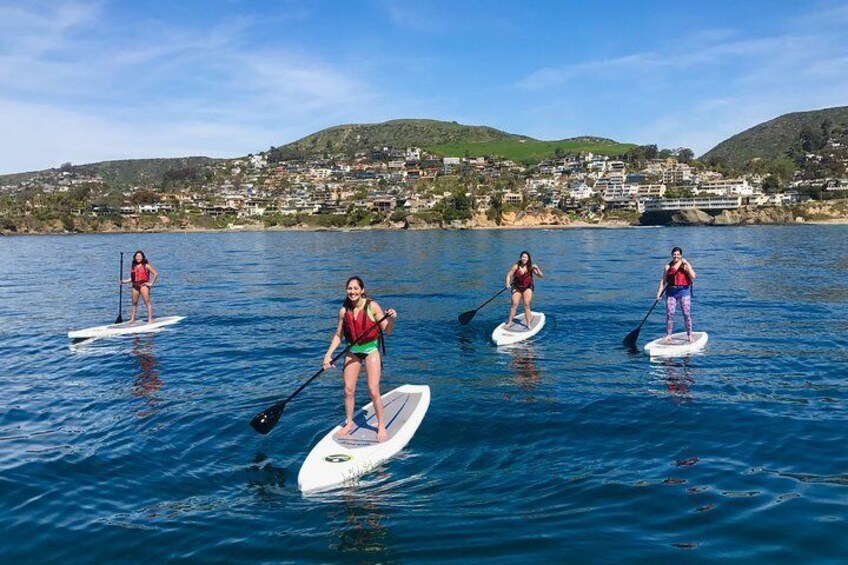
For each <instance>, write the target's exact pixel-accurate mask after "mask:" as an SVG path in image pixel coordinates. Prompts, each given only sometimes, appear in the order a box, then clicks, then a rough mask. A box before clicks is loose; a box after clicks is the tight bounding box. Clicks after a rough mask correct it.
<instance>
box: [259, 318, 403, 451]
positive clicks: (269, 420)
mask: <svg viewBox="0 0 848 565" xmlns="http://www.w3.org/2000/svg"><path fill="white" fill-rule="evenodd" d="M388 317H389V315H388V314H386V315H385V316H383V317H382V318H380V319H379V320H377V321H376V322H374V324H373V325H372V326H370V327H369V328H368V329H367V330H365V332H364V333H363V334H362V335H361V336H359V339H357V340H354V342H353V343H351V344H350V345H348V346H347V347H345V348H344V351H342V352H341V353H339V354H338V355H336V356H335V357H333V359H332V361H330V363H335V362H336V361H338V360H339V359H341V358H342V357H344V356H345V354H347V352H348V351H350V348H351V347H353V346H354V345H358V344H359V343H360V341H362V338H364V337H365V336H367V335H368V334H369V333H370V332H371V330H372V329H374V328H376V327H377V326H379V325H380V324H381V323H383V320H385V319H387V318H388ZM323 372H324V367H321V370H320V371H318V372H317V373H315V374H314V375H312V376H311V377H309V380H308V381H306V382H305V383H303V384H302V385H300V386H299V387H298V388H297V390H296V391H294V392H293V393H291V394H290V395H289V397H288V398H286V399H285V400H283V401H282V402H278V403H276V404H274V405H273V406H270V407H268V408H266V409H265V410H263V411H262V412H260V413H259V414H257V415H256V416H254V417H253V419H252V420H251V421H250V426H251V427H252V428H253V429H254V430H256V431H257V432H259V433H260V434H262V435H265V434H267V433H268V432H270V431H271V430H273V429H274V426H276V425H277V422H278V421H279V420H280V416H282V415H283V410H284V409H285V407H286V404H288V402H289V400H291V399H292V398H294V397H295V396H297V395H298V394H300V391H302V390H303V389H305V388H306V385H308V384H309V383H311V382H312V381H314V380H315V379H317V378H318V375H320V374H321V373H323Z"/></svg>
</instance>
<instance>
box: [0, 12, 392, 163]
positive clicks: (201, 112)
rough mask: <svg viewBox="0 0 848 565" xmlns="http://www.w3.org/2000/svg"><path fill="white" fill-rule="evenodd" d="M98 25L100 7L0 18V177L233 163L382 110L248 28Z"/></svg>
mask: <svg viewBox="0 0 848 565" xmlns="http://www.w3.org/2000/svg"><path fill="white" fill-rule="evenodd" d="M103 18H105V15H104V13H103V11H102V10H101V9H100V7H99V6H98V5H83V4H79V3H77V2H66V3H60V2H56V3H54V2H51V3H45V4H43V5H26V7H17V6H16V7H9V6H3V7H0V22H3V23H2V24H0V32H2V35H3V37H4V39H3V40H2V43H0V46H1V47H0V84H2V90H0V112H2V123H3V124H4V135H3V137H2V139H1V140H0V155H2V157H0V159H2V160H0V172H13V171H17V170H21V169H29V168H41V167H45V166H51V165H55V164H58V163H60V162H63V161H66V160H72V161H74V162H85V161H93V160H100V159H105V158H119V157H127V156H154V155H155V156H168V155H180V154H184V153H191V154H205V155H212V156H223V155H222V153H223V154H224V155H229V156H233V155H234V154H235V155H238V154H239V153H247V152H251V151H256V150H259V149H261V148H265V147H268V146H270V145H277V144H279V143H282V142H285V141H287V140H290V139H291V137H292V136H298V135H301V134H305V133H309V132H310V131H312V129H317V127H324V126H326V125H329V124H328V123H327V121H328V120H331V119H333V116H338V115H343V114H345V113H348V112H349V113H355V112H356V110H357V109H358V108H359V107H360V106H366V105H368V104H369V103H373V102H374V101H375V100H377V99H378V98H379V95H378V94H377V93H375V91H374V89H373V87H372V86H370V85H368V84H367V83H365V82H364V81H363V80H362V79H360V78H359V77H358V76H356V69H355V67H352V66H351V65H350V64H338V63H336V62H332V63H331V62H329V61H327V60H324V59H322V58H321V57H318V56H315V55H312V54H310V53H308V52H304V51H303V50H301V49H297V48H283V47H280V46H274V45H270V46H269V45H265V46H262V47H255V46H253V45H252V44H251V42H250V41H249V38H250V33H251V31H252V26H253V25H254V22H253V21H252V20H251V18H249V17H245V18H229V19H227V20H226V22H223V23H221V24H219V25H216V26H212V27H210V28H206V29H191V28H189V27H176V26H173V25H169V24H166V23H162V22H158V21H153V20H151V21H146V22H142V23H141V24H140V27H130V28H122V27H120V25H116V27H115V28H114V29H106V28H107V27H108V26H107V25H104V21H103ZM30 36H35V37H37V38H38V39H37V40H31V39H29V37H30ZM310 128H312V129H310ZM71 132H73V133H71ZM287 132H288V135H286V133H287ZM122 140H128V141H127V142H122ZM119 149H122V150H123V152H121V151H119Z"/></svg>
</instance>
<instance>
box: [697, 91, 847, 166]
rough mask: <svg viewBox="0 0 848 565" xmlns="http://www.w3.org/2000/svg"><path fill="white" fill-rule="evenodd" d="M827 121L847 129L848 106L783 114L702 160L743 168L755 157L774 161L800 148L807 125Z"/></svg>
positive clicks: (815, 128)
mask: <svg viewBox="0 0 848 565" xmlns="http://www.w3.org/2000/svg"><path fill="white" fill-rule="evenodd" d="M826 120H829V121H830V123H831V124H832V125H833V126H836V127H839V126H842V127H845V128H848V106H840V107H836V108H825V109H823V110H813V111H810V112H793V113H791V114H784V115H783V116H780V117H778V118H775V119H773V120H769V121H767V122H764V123H762V124H759V125H756V126H754V127H752V128H750V129H747V130H745V131H743V132H742V133H738V134H736V135H734V136H733V137H731V138H729V139H726V140H724V141H722V142H721V143H719V144H718V145H716V146H715V147H713V148H712V149H710V150H709V151H707V152H706V153H704V155H702V156H701V159H710V158H719V159H721V160H723V161H724V162H725V163H727V164H728V165H731V166H733V167H741V166H742V165H744V164H745V163H747V162H748V161H750V160H751V159H753V158H755V157H759V158H763V159H767V160H771V161H773V160H775V159H783V158H786V157H792V156H793V153H794V152H796V151H797V148H798V147H799V137H800V135H801V133H802V130H804V128H805V127H806V128H811V129H812V130H813V131H820V130H821V127H822V123H824V122H825V121H826Z"/></svg>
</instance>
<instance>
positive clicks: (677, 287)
mask: <svg viewBox="0 0 848 565" xmlns="http://www.w3.org/2000/svg"><path fill="white" fill-rule="evenodd" d="M694 280H695V269H693V268H692V265H691V264H690V263H689V261H687V260H686V259H684V258H683V250H682V249H680V248H679V247H675V248H674V249H672V250H671V261H669V262H668V263H666V264H665V265H663V274H662V278H661V279H660V286H659V289H657V300H659V299H660V298H662V295H663V291H665V290H666V289H668V290H667V292H666V295H665V338H664V339H663V341H662V343H671V333H672V330H673V329H674V311H675V309H676V307H677V305H678V304H679V305H680V309H681V310H683V324H684V326H686V336H687V337H688V338H689V343H692V316H691V314H690V306H691V303H692V291H691V286H692V282H694Z"/></svg>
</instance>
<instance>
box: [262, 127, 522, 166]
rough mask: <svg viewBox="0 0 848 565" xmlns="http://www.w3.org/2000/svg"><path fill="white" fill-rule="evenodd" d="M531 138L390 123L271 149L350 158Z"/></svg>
mask: <svg viewBox="0 0 848 565" xmlns="http://www.w3.org/2000/svg"><path fill="white" fill-rule="evenodd" d="M518 139H530V138H526V137H524V136H520V135H514V134H511V133H506V132H503V131H500V130H497V129H494V128H490V127H486V126H464V125H461V124H458V123H456V122H442V121H438V120H391V121H388V122H383V123H379V124H347V125H342V126H335V127H331V128H327V129H324V130H321V131H319V132H317V133H313V134H312V135H308V136H306V137H304V138H303V139H299V140H297V141H295V142H292V143H289V144H288V145H283V146H281V147H278V148H275V149H272V150H271V152H270V153H272V155H269V156H270V157H271V158H272V160H273V157H274V155H273V154H275V153H276V154H281V155H282V156H284V157H288V156H308V155H321V154H328V153H343V154H347V155H352V154H354V153H356V152H358V151H370V150H371V149H373V148H374V147H378V146H382V145H388V146H392V147H428V146H431V145H437V144H452V143H491V142H495V141H505V140H518Z"/></svg>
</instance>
